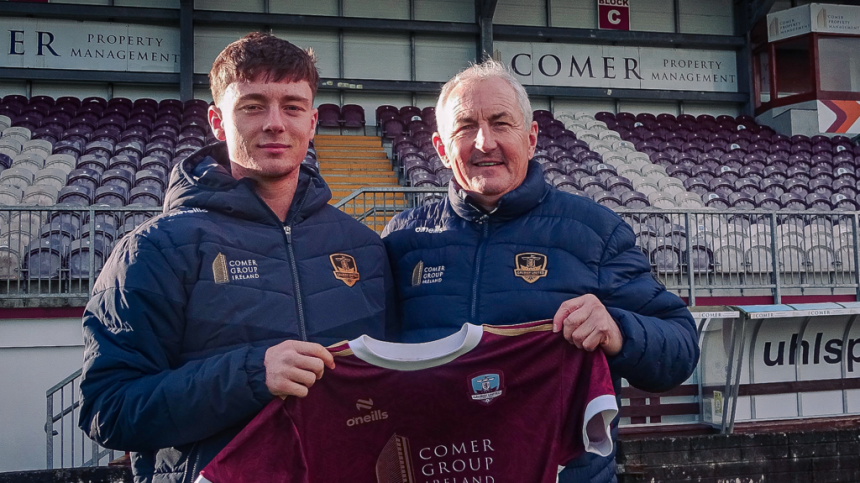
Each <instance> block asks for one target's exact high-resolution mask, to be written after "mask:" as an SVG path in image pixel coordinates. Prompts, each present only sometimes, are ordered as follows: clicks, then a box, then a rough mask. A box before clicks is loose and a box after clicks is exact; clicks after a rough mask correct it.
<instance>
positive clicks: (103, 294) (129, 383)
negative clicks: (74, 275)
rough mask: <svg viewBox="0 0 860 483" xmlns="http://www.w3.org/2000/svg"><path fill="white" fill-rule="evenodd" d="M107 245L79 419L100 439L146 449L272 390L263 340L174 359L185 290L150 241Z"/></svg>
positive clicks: (87, 343)
mask: <svg viewBox="0 0 860 483" xmlns="http://www.w3.org/2000/svg"><path fill="white" fill-rule="evenodd" d="M130 238H133V241H126V242H125V244H124V245H121V246H119V247H117V249H116V250H114V256H112V257H111V259H110V261H109V262H108V264H107V265H106V266H105V269H104V270H103V272H102V274H101V276H100V277H99V281H98V283H97V285H96V287H95V293H94V295H93V297H92V298H91V300H90V302H89V304H88V305H87V308H86V311H85V313H84V317H83V332H84V347H85V353H84V366H83V377H82V380H81V385H80V389H81V393H82V402H81V413H80V420H79V423H78V424H79V426H80V427H81V429H83V430H84V431H85V432H86V433H87V434H88V435H89V436H90V438H92V439H93V440H95V441H97V442H98V443H100V444H101V445H103V446H104V447H106V448H112V449H119V450H125V451H150V450H155V449H158V448H165V447H170V446H178V445H182V444H187V443H190V442H193V441H198V440H201V439H203V438H206V437H208V436H211V435H213V434H215V433H217V432H219V431H221V430H223V429H226V428H228V427H230V426H233V425H236V424H238V423H240V422H242V421H243V420H247V419H248V418H250V417H252V416H253V415H254V414H255V413H256V412H258V411H259V410H260V409H261V408H262V407H263V406H264V405H265V404H266V403H267V402H268V401H269V400H270V399H271V395H270V394H269V393H268V391H267V390H266V388H265V369H264V366H263V357H264V354H265V350H266V348H264V347H258V348H252V347H249V346H246V347H242V348H239V349H236V350H232V351H229V352H223V353H220V354H216V355H211V356H209V357H206V358H202V359H197V360H190V361H180V360H179V358H178V354H179V353H180V346H181V343H182V339H183V333H184V327H185V304H186V299H185V289H184V287H183V284H182V281H181V280H180V279H179V278H178V277H177V276H176V274H175V273H174V271H173V270H172V269H171V264H170V263H169V260H167V259H165V257H164V256H163V254H162V253H161V252H160V251H159V250H158V249H157V247H156V246H154V245H153V244H152V242H150V241H148V240H146V239H145V238H141V237H130Z"/></svg>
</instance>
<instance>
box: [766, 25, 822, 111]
mask: <svg viewBox="0 0 860 483" xmlns="http://www.w3.org/2000/svg"><path fill="white" fill-rule="evenodd" d="M809 47H810V41H809V37H801V38H798V39H793V40H789V41H786V42H780V43H778V44H776V46H775V49H774V50H775V52H776V88H777V97H780V98H782V97H788V96H793V95H796V94H806V93H809V92H812V91H813V90H814V85H813V75H814V72H815V70H814V69H813V68H812V53H811V51H810V48H809Z"/></svg>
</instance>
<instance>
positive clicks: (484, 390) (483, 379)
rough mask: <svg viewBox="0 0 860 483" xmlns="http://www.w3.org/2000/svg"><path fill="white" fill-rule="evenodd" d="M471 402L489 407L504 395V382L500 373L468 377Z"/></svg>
mask: <svg viewBox="0 0 860 483" xmlns="http://www.w3.org/2000/svg"><path fill="white" fill-rule="evenodd" d="M469 388H470V389H471V394H470V396H471V398H472V401H475V402H478V403H481V404H486V405H489V404H490V403H492V402H493V401H495V400H496V399H497V398H499V397H501V396H503V395H504V394H505V380H504V374H503V373H502V371H498V372H486V373H481V374H477V375H473V376H470V377H469Z"/></svg>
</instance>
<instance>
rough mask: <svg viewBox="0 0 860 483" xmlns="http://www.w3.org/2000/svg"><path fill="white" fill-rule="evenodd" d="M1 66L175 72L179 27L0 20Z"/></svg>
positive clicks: (44, 20) (177, 70)
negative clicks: (0, 41) (0, 35)
mask: <svg viewBox="0 0 860 483" xmlns="http://www.w3.org/2000/svg"><path fill="white" fill-rule="evenodd" d="M0 34H2V37H0V39H2V44H0V65H2V66H3V67H24V68H36V69H71V70H104V71H115V72H162V73H174V72H179V28H176V27H162V26H154V25H138V24H122V23H110V22H78V21H73V20H51V19H33V18H21V17H15V18H8V17H7V18H0Z"/></svg>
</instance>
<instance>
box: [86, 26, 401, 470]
mask: <svg viewBox="0 0 860 483" xmlns="http://www.w3.org/2000/svg"><path fill="white" fill-rule="evenodd" d="M210 79H211V84H212V97H213V98H214V100H215V105H214V106H212V107H210V108H209V122H210V125H211V127H212V130H213V132H214V134H215V136H216V137H217V138H218V139H219V140H220V141H221V142H219V143H215V144H211V145H209V146H206V147H204V148H202V149H200V150H199V151H197V152H196V153H194V154H192V155H191V156H190V157H189V158H188V159H186V160H184V161H182V162H181V163H179V164H178V165H177V166H176V167H175V168H174V169H173V172H172V174H171V179H170V187H169V188H168V191H167V194H166V196H165V202H164V212H165V213H164V214H163V215H161V216H158V217H156V218H154V219H153V220H150V221H148V222H147V223H145V224H144V225H142V226H141V227H139V228H138V229H137V230H135V231H134V232H132V233H130V234H128V235H126V236H125V237H124V238H123V239H122V243H121V244H120V245H118V246H117V247H116V248H115V249H114V251H113V254H112V255H111V258H110V260H109V261H108V263H107V264H106V265H105V268H104V271H103V272H102V273H101V275H100V276H99V279H98V281H97V282H96V285H95V288H94V290H93V297H92V299H91V300H90V302H89V304H88V305H87V309H86V312H85V313H84V319H83V327H84V341H85V344H86V353H85V356H84V357H85V360H84V368H83V379H82V381H81V392H82V394H83V399H82V403H81V413H80V426H81V428H82V429H84V430H85V431H86V432H87V434H89V436H90V437H91V438H92V439H93V440H95V441H98V442H99V443H101V444H102V445H103V446H105V447H107V448H114V449H120V450H127V451H133V452H135V453H133V455H132V468H133V471H134V477H135V482H136V483H144V482H147V483H180V482H191V481H194V479H195V478H196V476H197V473H198V472H199V471H200V470H201V469H202V468H203V467H204V466H205V465H206V464H207V463H208V462H209V461H210V460H211V459H212V458H213V457H215V455H216V454H217V453H218V452H219V451H220V450H221V449H222V448H223V447H224V446H225V445H226V444H227V443H228V442H229V441H230V440H231V439H232V438H233V436H235V435H236V434H237V433H238V432H239V431H240V430H241V429H242V428H243V427H244V426H245V424H246V423H247V422H248V421H250V420H251V419H252V418H253V417H254V416H255V415H256V414H257V413H258V412H259V411H260V409H262V408H263V407H264V406H265V405H266V404H267V403H268V402H269V401H271V400H272V399H274V398H275V397H281V398H284V397H288V396H290V397H304V396H306V395H307V394H308V392H309V391H313V390H314V389H313V388H312V386H313V385H314V383H315V382H316V381H317V380H318V379H319V378H320V377H323V373H324V371H325V369H326V368H329V369H333V368H334V360H333V358H332V356H331V354H330V353H329V352H328V351H327V350H326V349H325V348H324V347H323V346H322V345H321V344H332V343H334V342H337V341H341V340H343V339H350V338H354V337H358V336H360V335H362V334H371V335H373V336H374V337H382V336H383V335H384V329H385V321H386V305H387V304H386V299H387V296H386V294H387V293H388V292H389V290H388V289H389V287H391V275H390V271H389V269H388V264H387V263H386V259H385V248H384V247H383V245H382V241H381V240H380V239H379V237H378V236H377V235H376V234H375V233H373V231H371V230H370V229H368V228H367V227H365V226H363V225H361V224H360V223H358V222H357V221H355V220H353V219H352V218H350V217H349V215H345V214H344V213H341V212H340V211H338V210H336V209H334V208H332V207H331V206H329V204H328V201H329V200H330V199H331V191H330V190H329V188H328V186H326V184H325V181H323V179H322V178H321V177H320V175H319V173H318V172H316V171H315V170H313V169H310V168H308V167H307V166H304V165H302V159H304V156H305V154H306V152H307V149H308V143H309V141H310V140H311V139H312V138H313V135H314V129H315V126H316V120H317V111H316V109H314V107H313V100H314V95H315V94H316V88H317V83H318V80H319V75H318V74H317V70H316V66H315V65H314V59H313V57H312V56H311V55H309V53H308V52H305V51H303V50H302V49H299V48H298V47H296V46H294V45H292V44H290V43H289V42H287V41H285V40H282V39H278V38H276V37H274V36H272V35H268V34H261V33H254V34H250V35H248V36H246V37H244V38H242V39H240V40H237V41H236V42H234V43H232V44H230V45H228V46H227V47H226V48H225V49H224V51H223V52H221V54H220V55H219V56H218V58H217V59H216V60H215V63H214V65H213V67H212V72H211V73H210ZM391 292H393V288H392V290H391Z"/></svg>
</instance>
